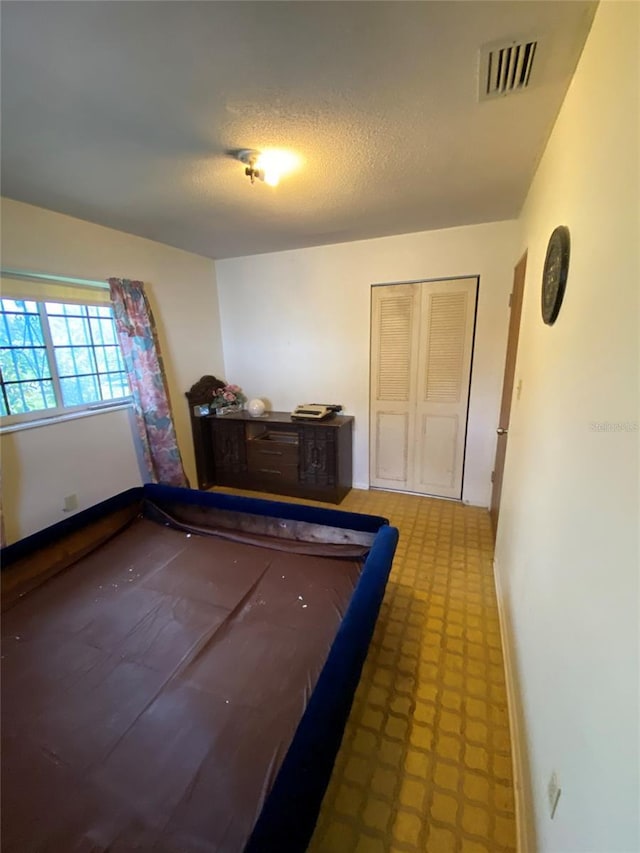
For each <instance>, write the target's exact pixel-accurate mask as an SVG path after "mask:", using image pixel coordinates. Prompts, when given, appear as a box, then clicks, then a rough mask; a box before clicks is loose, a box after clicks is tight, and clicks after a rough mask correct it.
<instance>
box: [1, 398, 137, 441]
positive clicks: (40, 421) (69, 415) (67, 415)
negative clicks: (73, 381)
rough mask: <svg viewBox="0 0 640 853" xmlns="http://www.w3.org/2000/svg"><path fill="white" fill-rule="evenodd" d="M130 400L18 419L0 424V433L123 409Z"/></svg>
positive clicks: (129, 406) (128, 406) (127, 405)
mask: <svg viewBox="0 0 640 853" xmlns="http://www.w3.org/2000/svg"><path fill="white" fill-rule="evenodd" d="M131 405H132V403H131V400H130V399H127V400H123V401H122V402H119V403H115V404H113V405H107V406H92V407H91V408H88V409H80V410H78V411H75V412H64V413H63V414H57V415H51V416H50V417H48V418H47V417H41V418H37V419H34V420H31V421H20V422H18V423H13V424H6V425H4V426H0V435H4V434H5V433H10V432H20V431H21V430H23V429H36V428H38V427H44V426H50V425H51V424H60V423H64V422H65V421H75V420H77V419H78V418H90V417H92V416H93V415H104V414H107V413H108V412H120V411H122V410H123V409H129V408H131Z"/></svg>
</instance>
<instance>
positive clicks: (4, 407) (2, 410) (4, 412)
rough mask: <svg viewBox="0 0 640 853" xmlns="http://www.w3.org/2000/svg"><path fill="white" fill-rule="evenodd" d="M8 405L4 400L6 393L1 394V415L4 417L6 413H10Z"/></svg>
mask: <svg viewBox="0 0 640 853" xmlns="http://www.w3.org/2000/svg"><path fill="white" fill-rule="evenodd" d="M8 414H9V412H8V411H7V405H6V403H5V401H4V394H0V417H4V415H8Z"/></svg>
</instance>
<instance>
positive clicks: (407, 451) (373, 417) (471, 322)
mask: <svg viewBox="0 0 640 853" xmlns="http://www.w3.org/2000/svg"><path fill="white" fill-rule="evenodd" d="M456 282H460V283H463V282H464V283H465V284H467V285H468V286H469V288H470V291H469V292H470V297H471V299H470V304H469V307H468V311H469V316H468V317H467V332H466V334H465V348H466V347H467V346H468V353H466V356H465V358H468V368H467V369H468V377H467V381H466V382H464V378H465V377H464V375H463V377H462V379H463V384H462V394H461V397H462V399H463V402H464V416H463V417H462V418H461V419H460V422H459V425H458V428H459V429H462V430H463V433H464V437H463V441H462V443H461V445H460V452H461V456H462V458H461V460H460V459H458V460H457V464H456V466H455V467H456V469H459V472H460V481H459V488H458V487H457V486H455V485H454V486H453V487H452V488H446V487H436V489H437V490H433V491H432V490H425V488H427V489H428V486H425V485H424V484H423V485H422V488H420V484H419V481H420V479H421V478H420V472H419V471H418V464H419V463H420V460H421V454H422V453H423V452H424V448H423V447H422V444H421V440H420V433H421V424H420V421H424V417H423V415H419V410H422V412H424V404H425V401H421V400H420V399H418V397H419V394H420V390H421V389H420V388H419V383H422V384H424V375H425V369H426V367H425V364H424V363H423V360H424V355H425V351H426V340H427V330H426V328H425V324H426V323H427V322H428V321H429V319H430V315H424V308H425V301H426V300H425V294H426V292H427V288H426V287H425V288H423V287H422V285H445V286H446V285H448V284H451V285H453V286H455V284H456ZM396 287H397V288H398V289H399V290H398V293H399V294H400V293H402V289H403V288H404V290H405V291H409V290H410V289H412V290H413V292H414V294H415V297H414V305H415V303H417V310H415V311H414V314H415V315H416V321H415V322H414V324H413V327H412V328H413V336H412V337H413V340H412V342H411V347H410V348H411V350H412V356H411V366H410V372H411V379H410V387H411V400H410V401H409V402H408V409H409V418H408V425H407V429H406V440H407V446H406V447H405V448H404V449H403V452H404V456H405V462H406V468H407V475H406V479H405V480H404V481H402V482H401V478H399V477H397V476H396V477H393V478H391V479H387V480H385V479H384V478H380V477H379V476H376V470H375V466H376V463H377V461H378V459H377V457H378V447H377V442H378V441H379V438H380V436H379V429H378V428H377V421H378V420H379V419H380V415H381V414H383V415H384V414H387V415H389V416H391V415H392V414H396V411H395V410H396V409H397V408H398V404H394V403H392V402H389V401H385V402H384V404H381V403H379V402H377V398H376V388H375V385H374V383H375V382H376V374H377V368H378V364H377V359H378V358H379V353H378V352H377V348H378V341H377V339H376V336H377V334H378V329H377V326H376V321H379V308H377V304H376V303H377V299H378V294H380V293H381V291H378V290H376V289H377V288H388V289H390V288H396ZM479 296H480V276H479V275H465V276H453V277H448V278H432V279H418V280H414V281H404V282H376V283H375V284H372V285H371V322H370V327H369V328H370V359H369V369H370V382H369V483H370V488H372V489H385V490H390V491H398V492H408V493H410V494H420V495H425V496H431V497H437V498H442V499H450V500H461V499H462V493H463V488H464V475H465V463H466V451H467V438H468V426H469V406H470V401H471V383H472V381H473V357H474V352H475V338H476V327H477V313H478V302H479ZM467 335H468V337H467ZM416 356H417V357H416ZM465 372H466V371H465ZM400 408H401V409H402V406H400ZM423 426H424V424H423ZM443 492H445V493H443Z"/></svg>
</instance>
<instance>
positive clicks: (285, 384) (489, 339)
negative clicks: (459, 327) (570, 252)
mask: <svg viewBox="0 0 640 853" xmlns="http://www.w3.org/2000/svg"><path fill="white" fill-rule="evenodd" d="M517 247H518V246H517V226H516V223H514V222H497V223H491V224H488V225H476V226H472V227H464V228H451V229H447V230H443V231H431V232H424V233H418V234H406V235H402V236H395V237H384V238H381V239H375V240H364V241H360V242H356V243H342V244H338V245H332V246H322V247H318V248H312V249H301V250H296V251H290V252H279V253H276V254H269V255H257V256H254V257H247V258H235V259H231V260H224V261H217V262H216V273H217V280H218V293H219V299H220V313H221V317H222V329H223V341H224V353H225V364H226V370H227V375H226V377H225V378H226V379H227V381H230V382H237V383H238V384H240V385H242V387H243V388H244V389H245V390H246V391H247V393H248V394H249V395H250V396H258V397H267V398H269V400H270V401H271V404H272V408H273V409H275V410H281V411H291V409H293V407H294V406H295V405H296V404H298V403H304V402H335V403H341V404H342V405H343V406H344V407H345V413H346V414H352V415H354V416H355V433H354V440H355V447H354V484H355V485H357V486H359V487H361V488H366V487H367V486H368V483H369V423H368V418H369V338H370V290H371V285H372V284H374V283H383V282H385V283H386V282H399V281H415V280H424V279H437V278H449V277H454V276H473V275H479V276H480V292H479V304H478V321H477V331H476V344H475V353H474V363H473V381H472V391H471V401H470V410H469V435H468V444H467V461H466V470H465V481H464V491H463V498H464V500H465V501H467V502H469V503H472V504H477V505H480V506H487V505H488V502H489V497H490V490H491V484H490V475H491V469H492V466H493V457H494V452H495V427H496V421H497V417H498V407H499V397H500V391H501V384H502V370H503V365H504V351H505V345H506V344H505V342H506V332H507V322H508V295H509V292H510V288H511V284H512V280H513V267H514V265H515V262H516V260H517V257H516V254H517Z"/></svg>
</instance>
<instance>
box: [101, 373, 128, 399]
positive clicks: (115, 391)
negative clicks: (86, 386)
mask: <svg viewBox="0 0 640 853" xmlns="http://www.w3.org/2000/svg"><path fill="white" fill-rule="evenodd" d="M100 388H101V390H102V399H103V400H117V399H118V398H119V397H128V396H129V394H130V393H131V391H130V390H129V383H128V382H127V377H126V376H125V375H124V373H107V374H106V375H103V376H101V377H100Z"/></svg>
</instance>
